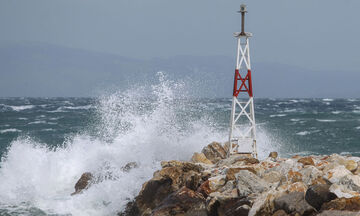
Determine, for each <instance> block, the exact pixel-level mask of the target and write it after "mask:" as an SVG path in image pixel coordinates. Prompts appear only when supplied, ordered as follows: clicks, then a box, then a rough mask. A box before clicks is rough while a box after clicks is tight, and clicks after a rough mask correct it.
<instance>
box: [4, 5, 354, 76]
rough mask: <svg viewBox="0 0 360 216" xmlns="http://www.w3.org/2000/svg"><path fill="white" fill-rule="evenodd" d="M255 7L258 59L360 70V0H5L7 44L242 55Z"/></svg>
mask: <svg viewBox="0 0 360 216" xmlns="http://www.w3.org/2000/svg"><path fill="white" fill-rule="evenodd" d="M243 2H245V3H246V4H247V5H248V11H249V13H248V14H247V23H246V30H247V31H250V32H252V33H253V34H254V37H253V38H252V40H251V51H252V53H251V54H252V60H253V61H257V62H272V63H282V64H288V65H294V66H302V67H306V68H311V69H315V70H330V69H331V70H358V69H359V68H360V60H359V54H358V53H359V50H360V42H359V38H360V28H359V21H360V13H359V9H360V1H358V0H347V1H331V0H316V1H314V0H302V1H290V0H271V1H269V0H257V1H238V0H236V1H235V0H226V1H220V0H195V1H194V0H181V1H170V0H151V1H149V0H106V1H100V0H51V1H50V0H31V1H28V0H22V1H20V0H1V1H0V31H1V34H0V42H1V43H7V42H9V41H37V42H46V43H51V44H56V45H64V46H68V47H72V48H83V49H87V50H95V51H102V52H109V53H116V54H120V55H122V56H128V57H136V58H151V57H166V56H173V55H182V54H185V55H198V56H204V55H205V56H208V55H226V56H234V55H235V48H236V47H235V45H236V42H235V39H234V38H233V36H232V33H233V32H234V31H239V29H240V16H239V14H237V13H236V11H237V10H238V8H239V5H240V4H241V3H243Z"/></svg>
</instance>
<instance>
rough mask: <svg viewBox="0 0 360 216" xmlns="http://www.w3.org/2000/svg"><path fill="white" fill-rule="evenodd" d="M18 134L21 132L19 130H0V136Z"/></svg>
mask: <svg viewBox="0 0 360 216" xmlns="http://www.w3.org/2000/svg"><path fill="white" fill-rule="evenodd" d="M18 132H21V130H19V129H16V128H9V129H4V130H0V133H1V134H4V133H18Z"/></svg>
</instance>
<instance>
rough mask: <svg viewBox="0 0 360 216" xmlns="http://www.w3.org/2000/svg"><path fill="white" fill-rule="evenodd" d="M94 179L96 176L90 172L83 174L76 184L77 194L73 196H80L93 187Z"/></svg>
mask: <svg viewBox="0 0 360 216" xmlns="http://www.w3.org/2000/svg"><path fill="white" fill-rule="evenodd" d="M93 178H94V176H93V175H92V174H91V173H90V172H85V173H83V174H82V175H81V177H80V179H79V180H78V181H77V182H76V184H75V192H74V193H72V194H71V195H75V194H78V193H80V192H82V191H83V190H85V189H87V188H88V187H89V186H90V185H91V183H92V180H93Z"/></svg>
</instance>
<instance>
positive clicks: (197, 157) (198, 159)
mask: <svg viewBox="0 0 360 216" xmlns="http://www.w3.org/2000/svg"><path fill="white" fill-rule="evenodd" d="M191 161H192V162H194V163H204V164H213V163H212V162H211V161H210V160H209V159H207V158H206V156H205V154H204V153H197V152H195V153H194V154H193V156H192V157H191Z"/></svg>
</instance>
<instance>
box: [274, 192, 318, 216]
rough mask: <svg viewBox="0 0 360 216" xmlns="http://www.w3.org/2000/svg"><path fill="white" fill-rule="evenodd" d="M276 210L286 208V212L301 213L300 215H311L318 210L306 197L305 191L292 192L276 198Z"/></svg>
mask: <svg viewBox="0 0 360 216" xmlns="http://www.w3.org/2000/svg"><path fill="white" fill-rule="evenodd" d="M274 205H275V210H280V209H282V210H284V211H286V213H288V214H291V213H299V214H300V215H304V214H305V215H309V214H311V213H313V212H316V210H315V209H314V208H313V207H312V206H311V205H309V204H308V203H307V202H306V201H305V199H304V193H302V192H291V193H289V194H286V195H283V196H281V197H278V198H276V199H275V200H274Z"/></svg>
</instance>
